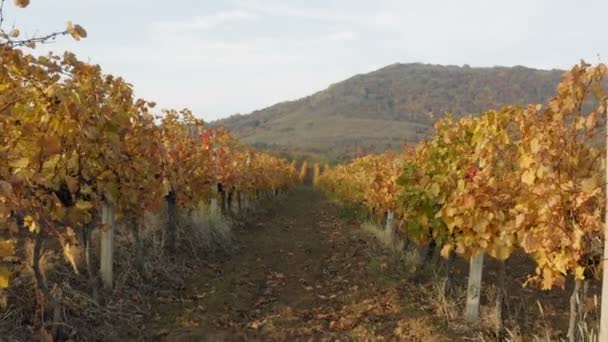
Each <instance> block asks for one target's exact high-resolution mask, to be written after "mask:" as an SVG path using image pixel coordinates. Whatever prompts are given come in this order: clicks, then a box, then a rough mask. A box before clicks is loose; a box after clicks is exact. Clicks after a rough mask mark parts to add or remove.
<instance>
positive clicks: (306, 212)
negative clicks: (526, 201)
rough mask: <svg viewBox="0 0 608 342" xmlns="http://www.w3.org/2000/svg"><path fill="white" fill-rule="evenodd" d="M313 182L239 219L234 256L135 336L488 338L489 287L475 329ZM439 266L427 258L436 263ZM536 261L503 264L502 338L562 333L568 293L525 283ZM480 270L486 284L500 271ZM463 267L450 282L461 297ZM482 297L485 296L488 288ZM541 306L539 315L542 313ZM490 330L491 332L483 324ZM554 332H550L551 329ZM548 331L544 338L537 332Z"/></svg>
mask: <svg viewBox="0 0 608 342" xmlns="http://www.w3.org/2000/svg"><path fill="white" fill-rule="evenodd" d="M339 216H340V215H339V208H337V207H336V206H335V205H334V204H332V203H330V202H329V201H328V200H326V199H325V198H324V197H323V196H322V195H321V194H320V193H318V192H317V191H315V190H313V189H312V188H309V187H302V188H300V189H298V190H296V191H294V192H293V193H291V194H289V195H287V196H286V197H285V198H283V199H280V200H278V201H277V203H274V204H273V205H272V208H271V209H268V210H267V211H265V212H264V213H262V214H257V215H256V216H251V217H249V219H248V220H247V222H248V223H246V224H241V225H240V226H238V227H237V228H236V229H235V231H236V235H237V236H236V240H237V243H238V247H237V249H236V251H235V252H234V253H233V254H231V255H229V256H224V257H219V258H215V259H214V260H208V261H207V262H206V263H204V264H202V265H200V267H198V268H197V269H196V270H195V271H193V274H191V275H189V276H188V277H186V279H187V281H186V283H185V286H184V289H182V290H179V291H178V292H175V291H173V292H171V293H170V294H167V296H162V295H159V297H158V298H157V299H156V300H155V305H154V306H153V308H152V310H153V312H152V313H151V314H150V317H149V319H148V320H147V321H146V323H145V324H144V326H142V327H137V329H133V331H137V335H138V336H133V335H131V336H128V335H127V336H125V339H132V340H146V341H148V340H164V341H466V340H468V341H491V340H494V341H495V340H496V337H494V336H491V333H488V331H489V330H491V326H492V322H491V319H488V318H487V317H488V316H491V314H490V313H489V311H490V310H491V307H492V306H493V303H492V294H491V291H490V294H487V293H486V294H485V295H484V297H483V302H482V304H483V305H484V307H482V314H483V315H484V316H485V318H484V321H483V322H482V323H481V324H480V326H476V327H470V326H467V325H466V324H464V323H463V322H462V321H461V319H460V314H461V310H462V309H463V308H464V305H463V302H462V300H463V297H462V295H460V296H459V295H456V296H455V297H454V298H452V299H448V300H446V301H442V298H441V296H440V295H438V292H441V291H439V290H437V288H439V289H440V288H441V283H440V282H439V281H438V280H437V279H440V278H437V277H436V276H433V274H431V273H432V272H431V271H429V269H430V268H425V267H426V265H422V266H421V267H422V268H419V269H418V270H415V271H414V272H413V273H412V271H411V270H407V265H405V262H406V261H407V260H404V258H403V256H398V255H396V254H395V253H394V252H391V251H390V250H389V249H387V248H386V247H385V246H383V245H381V244H380V243H379V242H378V241H377V240H376V239H375V238H374V237H373V236H372V235H371V234H369V232H366V231H364V230H363V229H361V227H360V224H358V223H347V222H345V221H344V220H343V219H340V218H339ZM441 263H442V262H441V261H440V262H439V264H437V265H434V266H437V267H438V268H441V267H440V265H441ZM533 269H534V266H533V264H532V263H531V262H530V261H529V260H528V259H527V258H526V257H525V256H516V257H515V258H513V259H512V260H510V261H509V263H508V265H507V272H508V273H507V278H508V288H507V292H508V297H507V298H508V301H507V302H508V307H507V308H506V311H507V314H506V316H507V327H508V328H509V329H510V330H509V331H510V332H509V333H508V334H505V335H503V336H502V337H503V338H505V337H508V338H509V340H513V341H517V340H522V337H521V336H520V335H523V340H532V336H533V335H534V336H537V337H541V338H542V337H543V336H542V335H543V334H551V335H550V336H548V338H549V339H550V340H554V339H555V340H559V339H560V338H561V337H565V336H564V333H565V329H566V328H565V327H564V326H563V324H565V323H567V316H566V315H567V312H568V311H567V310H568V308H567V305H568V291H569V289H568V288H567V289H565V290H557V291H551V292H541V291H538V290H534V289H527V288H526V289H524V288H522V286H521V284H522V283H523V282H524V281H525V276H526V274H529V273H530V272H531V271H533ZM496 270H497V266H496V262H495V261H492V260H488V262H487V263H486V267H485V268H484V288H485V289H487V288H488V286H491V284H493V282H494V280H495V278H496ZM466 272H467V263H466V262H465V261H464V260H457V261H456V262H455V264H454V267H453V274H454V279H455V280H456V286H457V288H458V289H459V290H458V291H460V293H461V294H462V293H463V292H464V286H465V283H466ZM486 292H487V291H486ZM539 304H540V305H541V306H542V307H543V311H541V310H540V309H539ZM488 327H490V328H488ZM555 327H557V328H555ZM545 337H547V336H545Z"/></svg>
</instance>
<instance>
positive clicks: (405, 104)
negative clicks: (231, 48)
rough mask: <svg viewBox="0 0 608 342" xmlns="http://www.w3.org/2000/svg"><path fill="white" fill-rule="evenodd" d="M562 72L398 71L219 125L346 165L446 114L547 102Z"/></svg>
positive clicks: (252, 139) (259, 142) (400, 67)
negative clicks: (349, 161) (358, 156)
mask: <svg viewBox="0 0 608 342" xmlns="http://www.w3.org/2000/svg"><path fill="white" fill-rule="evenodd" d="M562 73H563V72H562V71H560V70H551V71H546V70H536V69H530V68H526V67H521V66H517V67H510V68H508V67H494V68H472V67H469V66H463V67H459V66H441V65H430V64H419V63H414V64H393V65H390V66H387V67H385V68H382V69H380V70H377V71H374V72H371V73H368V74H362V75H356V76H354V77H351V78H349V79H347V80H345V81H342V82H339V83H336V84H333V85H331V86H330V87H329V88H327V89H326V90H323V91H320V92H318V93H315V94H313V95H311V96H308V97H305V98H302V99H299V100H295V101H290V102H283V103H279V104H276V105H274V106H271V107H268V108H265V109H262V110H258V111H255V112H253V113H251V114H249V115H234V116H232V117H230V118H227V119H224V120H220V121H218V122H215V124H219V125H223V126H225V127H226V128H227V129H229V130H230V131H231V132H233V133H234V134H235V135H236V136H237V137H239V138H240V139H241V140H242V141H243V142H245V143H248V144H252V145H254V146H256V147H260V148H267V149H271V150H275V151H277V150H278V151H291V152H292V153H296V154H298V152H300V153H305V154H315V155H323V156H328V157H329V158H330V159H334V160H340V159H344V158H348V157H350V156H352V155H353V154H355V153H362V152H363V153H365V152H381V151H385V150H389V149H398V148H399V147H400V146H402V144H403V143H404V142H406V141H407V142H417V141H419V140H420V139H421V138H423V137H424V136H425V135H426V134H427V133H428V132H429V129H430V128H431V126H432V123H433V121H434V119H433V118H432V117H430V115H429V113H433V114H434V116H435V118H437V117H441V116H443V115H444V114H445V113H446V112H450V113H453V114H455V115H456V116H461V115H463V114H467V113H479V112H482V111H484V110H487V109H490V108H496V107H497V106H501V105H503V104H528V103H541V102H544V101H545V100H547V99H548V98H550V97H551V96H553V95H554V94H555V86H556V85H557V83H558V82H559V80H560V78H561V75H562Z"/></svg>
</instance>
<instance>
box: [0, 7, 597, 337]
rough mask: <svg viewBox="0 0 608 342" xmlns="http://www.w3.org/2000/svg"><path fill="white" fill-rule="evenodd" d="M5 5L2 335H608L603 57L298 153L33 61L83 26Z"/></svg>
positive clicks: (109, 81)
mask: <svg viewBox="0 0 608 342" xmlns="http://www.w3.org/2000/svg"><path fill="white" fill-rule="evenodd" d="M5 3H6V0H0V62H1V64H0V341H31V340H40V341H45V342H53V341H81V340H82V341H106V340H110V341H113V340H146V341H147V340H169V341H190V340H201V341H206V340H210V341H223V340H230V341H232V340H238V341H241V340H243V341H247V340H250V339H254V340H258V339H259V340H279V341H283V340H287V341H291V340H307V341H308V340H314V341H316V340H322V341H339V340H347V341H350V340H362V341H375V340H391V341H392V340H399V341H449V340H471V341H527V340H534V341H553V340H568V341H571V342H576V341H590V342H591V341H606V340H608V337H606V335H608V305H607V304H605V303H604V304H602V303H601V294H602V293H605V292H606V291H608V274H607V273H606V272H603V271H602V268H603V260H605V255H606V254H607V253H608V250H606V251H605V250H604V248H605V247H604V246H605V242H604V240H605V236H604V234H605V231H606V218H607V217H608V214H607V210H606V209H607V208H606V196H607V195H608V194H607V193H606V176H605V175H606V172H607V170H606V162H607V160H606V142H605V138H606V134H607V131H606V124H607V122H606V118H607V117H608V67H607V66H606V65H604V64H598V65H595V66H594V65H589V64H586V63H584V62H581V64H579V65H576V66H574V67H573V68H572V69H571V70H570V71H568V72H566V73H565V74H564V75H563V78H562V81H561V83H559V85H558V86H557V92H556V93H557V95H556V96H555V97H553V98H552V99H551V100H549V101H548V102H547V103H544V104H531V105H528V106H515V105H513V106H505V107H502V108H500V109H496V110H489V111H485V112H483V113H480V114H478V115H475V116H473V115H470V116H464V117H462V116H459V117H458V118H456V117H454V116H451V115H446V116H445V117H442V118H440V119H437V120H436V121H435V125H434V130H433V132H432V133H431V134H429V135H428V136H427V137H426V139H425V140H423V141H422V142H420V143H417V144H412V145H405V146H404V147H403V148H402V149H401V150H400V151H397V152H385V153H382V154H369V155H359V157H357V158H355V159H353V160H351V161H349V162H348V163H345V164H340V165H332V166H329V165H320V164H319V163H313V162H312V161H310V160H309V161H306V160H302V162H301V163H298V162H296V161H295V160H288V159H284V158H279V157H277V156H275V155H273V154H270V153H268V152H264V151H259V150H256V149H254V148H252V147H249V146H247V145H245V144H243V143H241V142H239V140H238V139H236V138H235V137H234V136H233V135H232V134H231V133H230V132H228V131H227V130H225V129H224V128H221V127H217V126H213V127H212V126H211V125H210V124H208V123H206V122H205V121H203V120H202V119H200V118H199V117H198V116H197V115H196V114H195V113H193V112H192V111H191V110H189V109H181V110H174V109H157V108H156V107H157V106H156V104H155V103H154V102H151V101H147V100H143V99H139V98H136V96H135V95H134V89H133V86H132V85H131V84H130V83H129V82H127V81H126V80H124V79H123V78H121V77H117V76H113V75H109V74H106V73H104V72H103V71H102V69H101V67H100V66H99V65H95V64H91V63H87V62H83V61H82V60H79V59H78V58H77V57H76V55H75V54H73V53H71V52H65V53H63V54H55V53H46V54H43V53H39V52H38V51H37V50H35V48H36V46H38V45H40V44H45V43H49V42H52V41H53V40H55V39H57V38H60V37H62V36H71V37H72V38H73V39H74V40H77V41H79V40H81V39H85V38H87V35H88V34H87V31H86V30H85V29H84V28H83V27H82V26H80V25H78V24H74V23H72V22H68V23H67V26H66V28H65V29H64V30H61V31H57V32H54V33H50V34H47V35H42V36H32V37H29V38H28V37H23V35H22V33H21V32H20V30H19V29H18V28H16V27H12V28H10V29H7V28H5V26H4V25H5V12H4V8H5V7H4V6H5ZM29 3H30V1H29V0H15V1H14V4H15V6H16V7H19V8H25V7H28V5H29ZM366 91H367V90H366ZM366 96H367V95H366ZM313 126H314V125H313V124H312V122H311V125H310V126H309V127H313ZM418 133H421V132H418ZM418 133H417V134H418ZM421 134H422V133H421ZM606 246H608V244H606ZM602 277H603V281H602V280H601V278H602ZM600 311H601V313H600Z"/></svg>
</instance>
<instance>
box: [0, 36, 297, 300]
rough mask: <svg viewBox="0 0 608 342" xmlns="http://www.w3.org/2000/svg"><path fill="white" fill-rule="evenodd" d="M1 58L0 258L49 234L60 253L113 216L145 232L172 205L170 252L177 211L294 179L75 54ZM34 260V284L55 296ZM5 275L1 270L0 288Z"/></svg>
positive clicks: (281, 163)
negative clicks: (159, 109)
mask: <svg viewBox="0 0 608 342" xmlns="http://www.w3.org/2000/svg"><path fill="white" fill-rule="evenodd" d="M0 61H2V63H1V64H0V262H1V261H2V260H3V259H10V258H11V257H12V256H13V255H14V254H15V250H16V245H17V242H18V240H19V239H20V238H22V237H24V236H33V237H34V240H36V250H37V251H39V250H40V248H41V247H40V246H41V244H42V242H43V241H44V240H45V239H48V238H56V239H58V240H60V241H62V243H63V245H64V246H65V245H66V241H70V239H72V238H73V237H74V236H80V234H81V232H85V235H87V234H86V233H87V231H88V230H91V231H92V230H94V229H96V228H97V227H100V228H101V231H102V235H103V232H105V231H108V230H110V229H112V227H110V225H113V223H112V222H108V221H107V220H106V216H107V217H115V218H118V219H124V220H126V221H128V222H131V223H132V225H133V226H135V227H139V226H141V224H142V222H143V221H142V220H143V217H144V213H146V212H159V211H161V210H164V209H165V208H167V209H168V211H169V213H168V214H169V224H168V226H167V234H166V236H167V241H166V245H167V248H168V249H170V250H171V249H175V248H176V246H175V236H176V230H177V229H179V226H178V225H177V224H176V223H175V219H176V217H175V212H176V210H177V209H180V208H181V209H196V208H201V207H205V206H209V205H210V203H211V202H213V201H217V199H220V200H222V203H224V201H223V199H225V197H231V198H232V197H234V198H237V197H238V198H239V199H240V198H245V197H249V198H251V197H254V196H256V195H257V194H258V193H260V192H277V191H280V190H282V189H285V188H287V187H290V186H292V185H294V184H295V183H296V182H297V181H298V174H297V172H296V170H295V169H294V167H293V166H292V165H290V164H289V163H288V162H287V161H285V160H283V159H279V158H276V157H273V156H271V155H268V154H265V153H261V152H257V151H255V150H253V149H251V148H248V147H245V146H243V145H241V144H240V143H239V142H238V141H237V140H235V139H234V138H233V137H232V136H231V135H230V134H228V133H227V132H226V131H224V130H223V129H219V128H218V129H214V128H209V127H207V126H206V125H205V124H204V122H203V121H201V120H199V119H197V118H195V117H194V115H193V114H192V113H191V112H190V111H189V110H182V111H174V110H167V111H164V112H163V113H162V115H159V116H155V115H153V114H152V111H153V107H154V103H152V102H146V101H144V100H140V99H135V98H134V96H133V90H132V87H131V85H129V84H128V83H127V82H126V81H125V80H123V79H121V78H119V77H115V76H112V75H105V74H103V73H102V71H101V68H100V67H99V66H96V65H91V64H88V63H84V62H81V61H79V60H78V59H77V58H76V57H75V56H74V55H73V54H71V53H65V54H64V55H63V56H56V55H52V54H49V55H45V56H40V57H35V56H33V55H29V54H26V53H24V52H23V51H21V50H19V49H14V48H11V47H10V46H7V45H0ZM108 213H109V214H108ZM106 214H108V215H106ZM100 221H101V223H102V224H101V226H100V225H99V222H100ZM88 233H90V231H89V232H88ZM89 235H90V234H89ZM102 243H103V237H102ZM103 251H104V249H103V246H102V252H101V253H102V254H103V253H104V252H103ZM38 257H39V255H38ZM102 258H103V256H102ZM37 262H38V260H35V264H34V271H35V273H36V274H37V277H38V284H37V286H38V288H39V290H41V291H42V292H43V293H45V294H46V295H47V296H49V297H51V296H50V293H49V289H48V287H46V285H45V284H44V280H43V279H42V278H43V277H42V275H41V274H40V273H41V272H40V270H39V267H38V264H37ZM102 264H103V262H102ZM102 267H103V265H102ZM102 271H103V270H102ZM10 277H11V267H10V266H9V264H8V263H0V288H6V287H8V286H9V284H10ZM110 279H111V278H110ZM106 285H108V286H109V287H110V288H111V286H112V284H111V283H110V284H106Z"/></svg>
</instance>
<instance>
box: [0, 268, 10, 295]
mask: <svg viewBox="0 0 608 342" xmlns="http://www.w3.org/2000/svg"><path fill="white" fill-rule="evenodd" d="M10 276H11V271H10V270H9V269H8V268H7V267H6V266H2V265H0V289H6V288H8V286H9V285H10Z"/></svg>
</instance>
